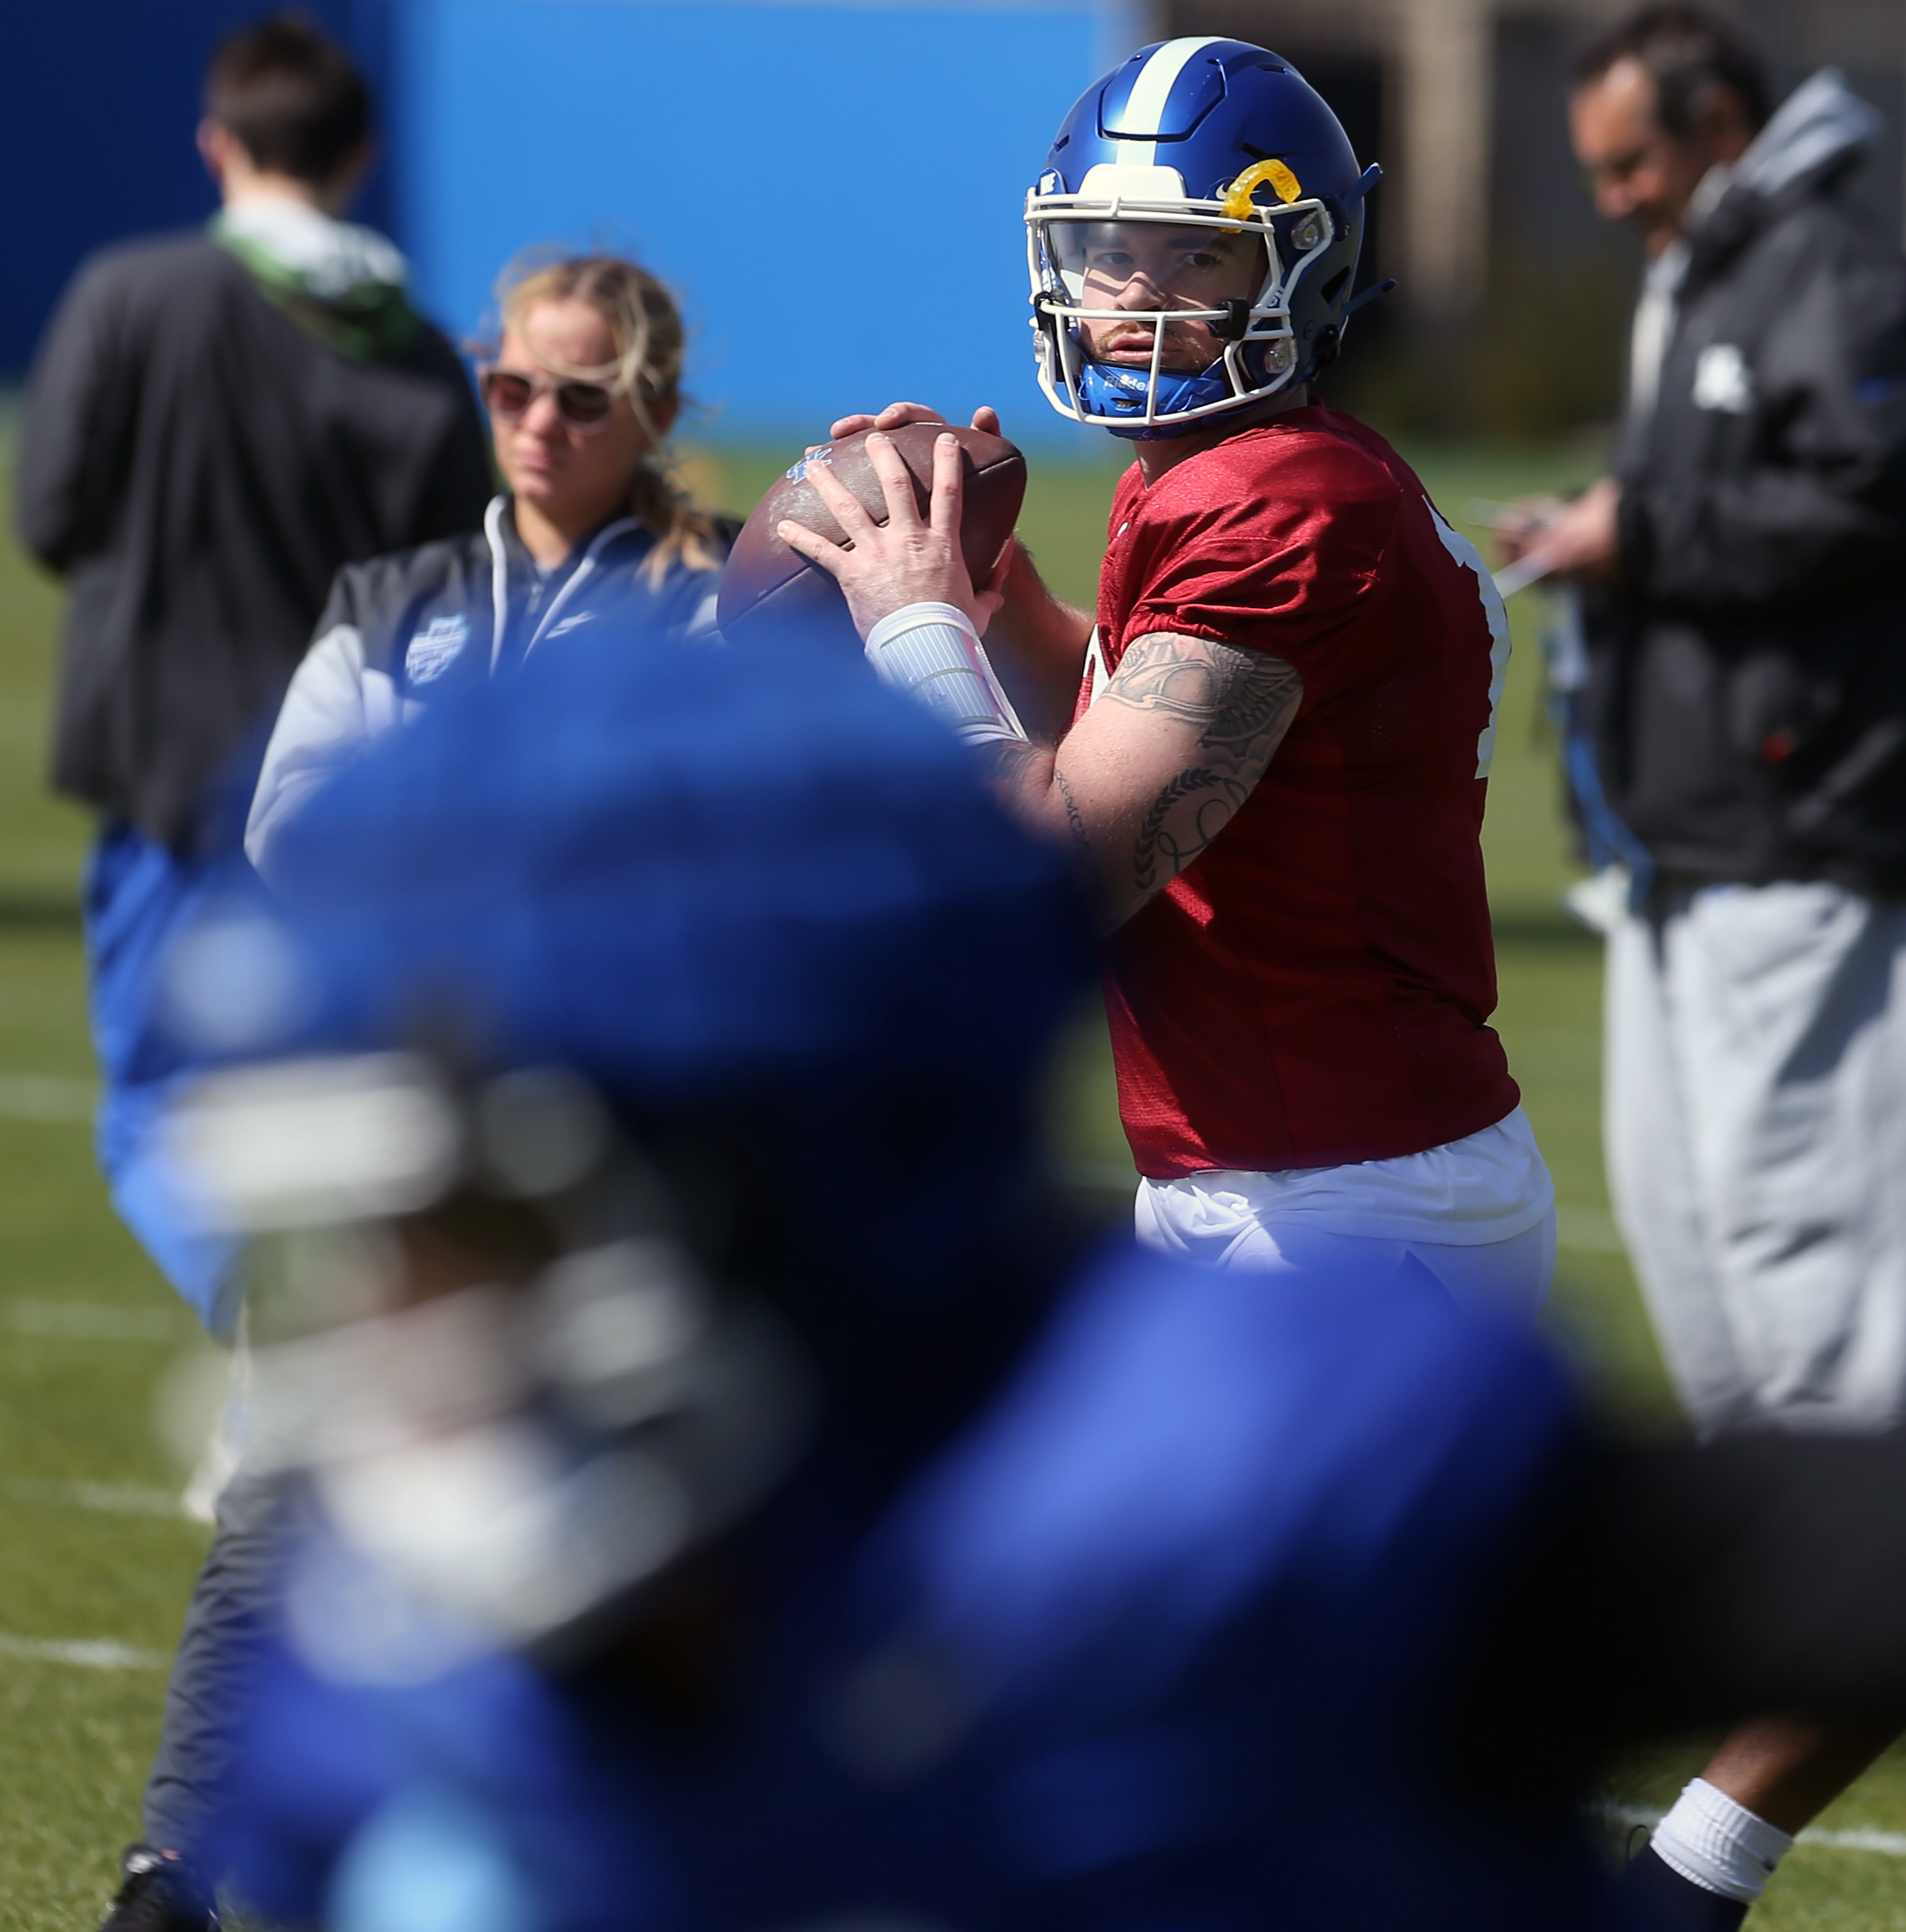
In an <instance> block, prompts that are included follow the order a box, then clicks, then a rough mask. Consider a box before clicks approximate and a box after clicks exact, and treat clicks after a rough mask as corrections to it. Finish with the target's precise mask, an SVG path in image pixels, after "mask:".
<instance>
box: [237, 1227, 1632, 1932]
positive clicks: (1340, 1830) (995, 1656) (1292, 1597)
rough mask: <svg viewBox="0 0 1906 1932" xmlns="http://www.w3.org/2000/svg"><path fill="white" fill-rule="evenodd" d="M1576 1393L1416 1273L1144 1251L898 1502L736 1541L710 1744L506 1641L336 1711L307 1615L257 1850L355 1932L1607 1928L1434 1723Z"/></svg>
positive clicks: (765, 1527)
mask: <svg viewBox="0 0 1906 1932" xmlns="http://www.w3.org/2000/svg"><path fill="white" fill-rule="evenodd" d="M1575 1406H1576V1405H1575V1398H1574V1394H1573V1392H1572V1391H1571V1387H1570V1385H1569V1384H1568V1381H1567V1379H1566V1378H1565V1376H1564V1375H1563V1374H1562V1372H1561V1371H1559V1370H1558V1369H1557V1368H1556V1367H1555V1366H1554V1365H1553V1364H1552V1363H1551V1362H1550V1361H1549V1360H1548V1358H1546V1357H1545V1356H1544V1355H1542V1354H1541V1353H1540V1352H1538V1349H1536V1347H1535V1346H1534V1345H1533V1344H1532V1343H1529V1342H1528V1341H1526V1340H1524V1339H1523V1338H1521V1337H1517V1336H1516V1335H1514V1334H1510V1333H1508V1332H1507V1331H1502V1330H1499V1329H1496V1328H1490V1327H1486V1326H1483V1325H1479V1324H1478V1323H1476V1322H1473V1321H1472V1320H1470V1319H1468V1318H1466V1317H1465V1316H1462V1315H1460V1314H1459V1313H1458V1312H1457V1310H1455V1309H1454V1307H1452V1306H1451V1304H1450V1303H1449V1302H1448V1300H1447V1299H1446V1298H1445V1296H1444V1295H1443V1294H1442V1291H1441V1290H1440V1289H1439V1288H1438V1287H1437V1286H1436V1285H1435V1283H1433V1281H1432V1280H1430V1278H1429V1277H1427V1274H1423V1273H1421V1271H1418V1270H1415V1268H1414V1265H1412V1264H1406V1266H1405V1268H1404V1270H1403V1271H1402V1272H1400V1273H1397V1274H1384V1275H1381V1276H1373V1277H1371V1278H1367V1279H1361V1280H1352V1279H1344V1280H1338V1281H1336V1282H1333V1283H1329V1284H1328V1286H1320V1285H1319V1284H1317V1283H1307V1282H1303V1281H1298V1282H1296V1283H1288V1282H1286V1281H1283V1280H1280V1279H1278V1278H1276V1277H1267V1276H1263V1275H1255V1274H1247V1273H1242V1272H1232V1271H1189V1270H1186V1269H1183V1268H1179V1267H1178V1266H1176V1265H1174V1264H1171V1263H1168V1262H1163V1261H1161V1260H1159V1259H1154V1258H1151V1257H1149V1256H1141V1255H1139V1254H1138V1253H1134V1252H1127V1251H1124V1250H1121V1251H1118V1252H1117V1253H1112V1254H1109V1255H1107V1256H1103V1257H1101V1258H1100V1260H1099V1261H1098V1262H1097V1263H1095V1264H1094V1265H1093V1266H1092V1267H1091V1268H1089V1269H1088V1270H1087V1271H1085V1273H1084V1274H1082V1277H1080V1279H1079V1280H1078V1282H1077V1283H1076V1284H1075V1286H1073V1289H1071V1291H1070V1292H1069V1293H1068V1294H1067V1295H1066V1296H1065V1297H1064V1298H1063V1300H1062V1301H1061V1303H1060V1304H1059V1305H1058V1309H1057V1310H1056V1312H1055V1314H1054V1315H1053V1316H1052V1318H1051V1319H1050V1320H1049V1322H1048V1324H1047V1325H1046V1327H1045V1328H1044V1330H1043V1332H1042V1334H1041V1335H1040V1338H1039V1339H1038V1340H1037V1342H1036V1343H1035V1344H1034V1346H1032V1348H1031V1349H1030V1350H1029V1351H1028V1352H1027V1354H1026V1355H1025V1356H1024V1357H1023V1358H1022V1359H1021V1361H1019V1364H1018V1365H1017V1366H1016V1368H1015V1369H1014V1370H1013V1372H1012V1373H1011V1374H1010V1376H1009V1377H1008V1378H1007V1380H1006V1381H1005V1382H1004V1383H1003V1384H1002V1385H1001V1387H1000V1388H998V1391H996V1393H995V1395H994V1397H992V1400H990V1401H989V1403H987V1404H986V1405H985V1406H984V1407H983V1410H982V1411H981V1412H980V1413H979V1414H977V1416H976V1417H975V1418H974V1419H973V1420H972V1421H971V1422H970V1423H969V1424H968V1425H967V1426H966V1427H965V1428H964V1429H963V1430H961V1431H960V1432H959V1433H958V1435H957V1436H956V1439H953V1441H951V1442H950V1443H948V1444H947V1445H944V1446H943V1447H942V1448H941V1450H940V1451H938V1453H936V1454H935V1455H934V1456H933V1457H932V1458H931V1459H930V1460H929V1461H928V1462H927V1463H926V1464H924V1465H923V1466H921V1467H920V1468H919V1469H917V1471H916V1472H914V1475H913V1476H912V1478H911V1480H909V1481H907V1482H906V1483H905V1484H902V1486H901V1487H900V1489H899V1491H898V1492H897V1493H895V1494H894V1495H893V1496H890V1498H889V1499H887V1501H885V1502H882V1503H881V1504H879V1505H863V1504H860V1503H857V1502H856V1501H855V1500H854V1497H853V1494H852V1493H851V1490H850V1489H849V1487H848V1486H847V1485H846V1484H844V1483H842V1484H835V1483H833V1482H832V1481H830V1478H828V1477H827V1475H825V1473H824V1472H822V1471H821V1470H819V1469H815V1471H812V1472H809V1475H808V1476H806V1478H802V1479H801V1480H800V1481H797V1484H795V1485H794V1487H792V1488H791V1490H790V1491H789V1492H788V1493H787V1494H785V1495H784V1496H782V1498H781V1499H779V1501H778V1502H776V1504H775V1505H773V1506H772V1507H771V1508H770V1509H769V1510H768V1511H766V1512H764V1515H763V1516H762V1517H761V1519H760V1520H758V1522H757V1523H755V1525H754V1526H752V1528H751V1529H750V1530H749V1531H748V1532H746V1534H744V1535H743V1536H742V1537H740V1538H739V1539H738V1540H737V1548H736V1549H735V1550H734V1551H733V1552H731V1558H730V1567H731V1569H733V1570H734V1571H736V1572H737V1574H740V1575H741V1576H743V1577H745V1578H746V1583H745V1586H743V1589H741V1591H740V1594H739V1598H738V1600H737V1601H738V1608H739V1625H740V1631H739V1634H738V1635H737V1637H736V1638H735V1639H734V1642H733V1645H732V1647H731V1651H730V1652H729V1653H728V1658H727V1661H726V1662H725V1664H724V1665H723V1667H722V1670H721V1672H720V1673H719V1676H720V1680H721V1681H720V1685H719V1690H718V1691H717V1692H716V1694H715V1696H714V1697H713V1700H712V1701H710V1702H709V1703H708V1704H707V1708H706V1709H704V1710H702V1711H701V1712H700V1713H699V1715H697V1716H695V1718H693V1719H692V1721H686V1722H676V1721H671V1720H670V1719H669V1718H668V1717H667V1715H666V1714H658V1713H657V1712H656V1710H655V1709H654V1708H653V1703H644V1701H643V1700H641V1699H639V1698H636V1697H632V1696H631V1695H630V1694H628V1692H627V1691H626V1688H623V1679H621V1678H620V1677H619V1676H617V1673H614V1671H612V1670H609V1669H607V1668H602V1669H598V1670H592V1671H590V1672H585V1673H572V1674H569V1675H564V1674H562V1673H545V1672H542V1671H539V1670H537V1669H536V1668H534V1667H532V1666H531V1665H530V1664H527V1663H526V1662H524V1661H521V1660H519V1659H517V1658H512V1657H509V1656H506V1655H500V1654H494V1653H492V1654H487V1655H476V1656H473V1657H470V1658H466V1660H465V1661H463V1662H462V1663H461V1664H455V1665H453V1666H449V1667H445V1668H443V1669H442V1670H440V1672H439V1673H438V1674H437V1675H435V1676H432V1677H431V1678H429V1679H427V1680H426V1681H424V1682H409V1683H405V1682H383V1683H373V1682H354V1683H345V1682H338V1681H337V1680H336V1679H335V1676H326V1674H325V1673H324V1672H323V1671H322V1670H320V1669H318V1668H317V1667H314V1664H312V1663H311V1661H309V1658H308V1656H307V1655H303V1654H301V1651H300V1648H299V1644H298V1643H296V1641H294V1640H293V1637H292V1636H291V1635H290V1634H289V1629H290V1627H289V1625H288V1626H287V1631H285V1632H281V1633H280V1634H278V1636H276V1637H275V1638H274V1639H273V1640H272V1643H271V1644H270V1646H269V1648H268V1650H267V1653H266V1657H265V1658H264V1660H263V1663H262V1664H261V1666H260V1671H259V1674H258V1676H257V1681H256V1683H255V1685H254V1691H253V1694H252V1697H251V1700H250V1701H249V1704H248V1714H247V1718H246V1723H245V1733H244V1736H243V1738H242V1742H241V1745H240V1747H239V1751H238V1754H237V1757H236V1764H235V1770H234V1774H233V1778H232V1781H231V1788H230V1798H229V1801H228V1803H227V1808H226V1811H225V1815H224V1819H223V1820H222V1823H221V1832H220V1833H219V1835H218V1849H219V1850H220V1851H221V1853H223V1854H227V1855H230V1856H232V1857H233V1858H234V1859H235V1861H236V1866H237V1869H238V1871H239V1878H240V1882H241V1888H242V1891H244V1892H245V1894H247V1895H248V1896H250V1897H251V1898H252V1899H253V1900H254V1901H255V1902H256V1903H257V1904H258V1905H259V1906H261V1907H262V1908H263V1909H264V1910H265V1911H266V1913H267V1915H269V1916H272V1917H282V1918H287V1919H289V1920H292V1921H311V1920H315V1919H322V1920H323V1921H325V1922H326V1923H329V1924H333V1925H335V1926H338V1927H341V1928H343V1932H383V1928H384V1927H386V1926H387V1925H388V1926H390V1927H393V1928H395V1927H398V1926H400V1925H401V1926H402V1927H404V1932H434V1927H435V1926H436V1924H437V1923H438V1922H439V1921H441V1922H442V1923H443V1924H444V1925H445V1926H446V1928H447V1927H449V1926H450V1925H452V1924H455V1925H456V1926H457V1927H458V1928H459V1932H532V1928H533V1929H534V1932H597V1928H600V1932H608V1928H610V1927H617V1928H620V1932H630V1928H641V1932H647V1928H651V1927H652V1928H654V1932H743V1929H744V1928H746V1932H769V1928H774V1927H790V1928H792V1927H819V1926H821V1925H830V1926H831V1925H841V1926H844V1925H845V1924H848V1922H850V1921H851V1922H853V1923H854V1924H857V1925H863V1926H866V1925H871V1924H873V1923H874V1922H875V1921H879V1922H881V1924H889V1925H891V1926H893V1927H899V1926H901V1925H903V1924H904V1925H908V1926H914V1927H944V1928H977V1927H1021V1926H1023V1927H1025V1928H1026V1932H1055V1928H1060V1927H1081V1928H1086V1927H1089V1928H1092V1929H1093V1932H1114V1929H1115V1928H1116V1932H1229V1928H1232V1927H1235V1928H1238V1932H1242V1928H1244V1927H1257V1926H1265V1925H1274V1926H1280V1927H1316V1928H1319V1932H1322V1928H1325V1927H1328V1928H1331V1932H1356V1929H1357V1928H1361V1927H1370V1928H1372V1932H1374V1929H1375V1928H1376V1927H1383V1928H1385V1932H1391V1928H1393V1927H1394V1926H1395V1925H1396V1924H1398V1923H1400V1922H1403V1921H1407V1922H1408V1923H1409V1924H1412V1926H1416V1927H1448V1928H1450V1932H1457V1928H1460V1932H1481V1928H1489V1927H1498V1926H1499V1927H1504V1928H1508V1927H1511V1926H1513V1927H1517V1928H1521V1927H1526V1925H1527V1924H1529V1922H1531V1921H1530V1913H1531V1912H1532V1911H1534V1910H1539V1912H1540V1915H1541V1922H1542V1923H1543V1924H1544V1926H1545V1927H1559V1928H1569V1927H1590V1926H1593V1925H1598V1924H1601V1923H1602V1922H1604V1904H1603V1901H1602V1896H1601V1884H1600V1881H1599V1879H1598V1877H1597V1876H1596V1874H1595V1865H1594V1862H1593V1860H1592V1858H1591V1856H1590V1855H1589V1850H1588V1848H1587V1847H1586V1845H1585V1844H1584V1843H1583V1842H1582V1841H1581V1840H1580V1837H1579V1835H1577V1832H1576V1831H1575V1829H1574V1826H1572V1824H1571V1820H1569V1818H1568V1816H1567V1815H1565V1814H1563V1813H1561V1812H1558V1813H1557V1814H1556V1815H1554V1816H1553V1817H1546V1818H1544V1817H1533V1818H1532V1817H1530V1816H1529V1814H1526V1813H1523V1814H1518V1816H1517V1818H1516V1820H1515V1821H1514V1832H1513V1834H1511V1832H1508V1830H1506V1829H1503V1828H1502V1827H1500V1826H1499V1825H1497V1824H1496V1823H1494V1822H1493V1821H1492V1820H1491V1818H1490V1817H1489V1816H1488V1815H1486V1814H1482V1813H1480V1812H1478V1811H1477V1810H1476V1809H1475V1808H1469V1809H1465V1808H1463V1806H1462V1805H1460V1802H1458V1800H1457V1799H1456V1798H1455V1797H1454V1796H1452V1795H1451V1779H1450V1777H1449V1775H1448V1774H1449V1766H1450V1762H1451V1754H1450V1751H1449V1748H1448V1745H1447V1743H1446V1742H1445V1736H1444V1732H1443V1727H1442V1724H1441V1723H1440V1722H1439V1719H1440V1718H1442V1716H1444V1715H1447V1714H1446V1712H1442V1711H1440V1710H1439V1707H1438V1703H1437V1700H1438V1697H1439V1695H1440V1694H1444V1693H1445V1692H1446V1691H1448V1688H1450V1685H1449V1683H1448V1675H1449V1673H1451V1670H1452V1668H1453V1665H1452V1659H1453V1658H1454V1656H1455V1655H1456V1654H1457V1648H1458V1646H1459V1644H1460V1640H1461V1639H1462V1638H1463V1635H1464V1634H1465V1632H1466V1630H1467V1629H1468V1628H1470V1618H1471V1615H1472V1610H1473V1609H1474V1607H1475V1604H1476V1602H1477V1600H1478V1595H1479V1593H1480V1592H1482V1591H1483V1590H1484V1588H1485V1586H1486V1583H1487V1579H1488V1577H1489V1576H1490V1569H1491V1565H1492V1564H1493V1562H1495V1561H1496V1559H1498V1558H1499V1556H1500V1555H1501V1553H1502V1550H1503V1548H1504V1545H1505V1539H1506V1538H1508V1536H1509V1535H1510V1534H1511V1531H1512V1529H1513V1527H1514V1525H1515V1524H1516V1523H1517V1521H1518V1520H1520V1517H1521V1516H1522V1514H1523V1512H1524V1511H1525V1510H1526V1508H1527V1506H1528V1505H1529V1501H1530V1499H1531V1497H1532V1495H1534V1494H1535V1491H1536V1489H1537V1486H1538V1483H1539V1481H1540V1480H1541V1476H1542V1475H1543V1472H1544V1470H1545V1469H1547V1467H1548V1466H1549V1465H1550V1461H1551V1459H1552V1458H1553V1456H1554V1455H1555V1454H1556V1452H1557V1451H1558V1449H1559V1446H1560V1445H1561V1443H1562V1441H1563V1439H1564V1438H1565V1436H1566V1435H1567V1433H1568V1430H1569V1429H1570V1427H1571V1424H1572V1422H1573V1421H1574V1413H1575ZM323 1560H325V1559H324V1558H323V1550H322V1547H321V1544H313V1545H312V1546H311V1547H309V1548H308V1549H307V1550H305V1553H303V1555H302V1556H300V1557H298V1558H296V1559H293V1570H294V1571H296V1568H298V1566H299V1565H300V1564H304V1565H310V1564H312V1563H319V1562H323ZM293 1622H295V1619H293ZM388 1674H389V1675H390V1676H393V1677H397V1678H401V1676H403V1674H404V1673H401V1671H399V1672H395V1673H388ZM433 1901H434V1903H433Z"/></svg>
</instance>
